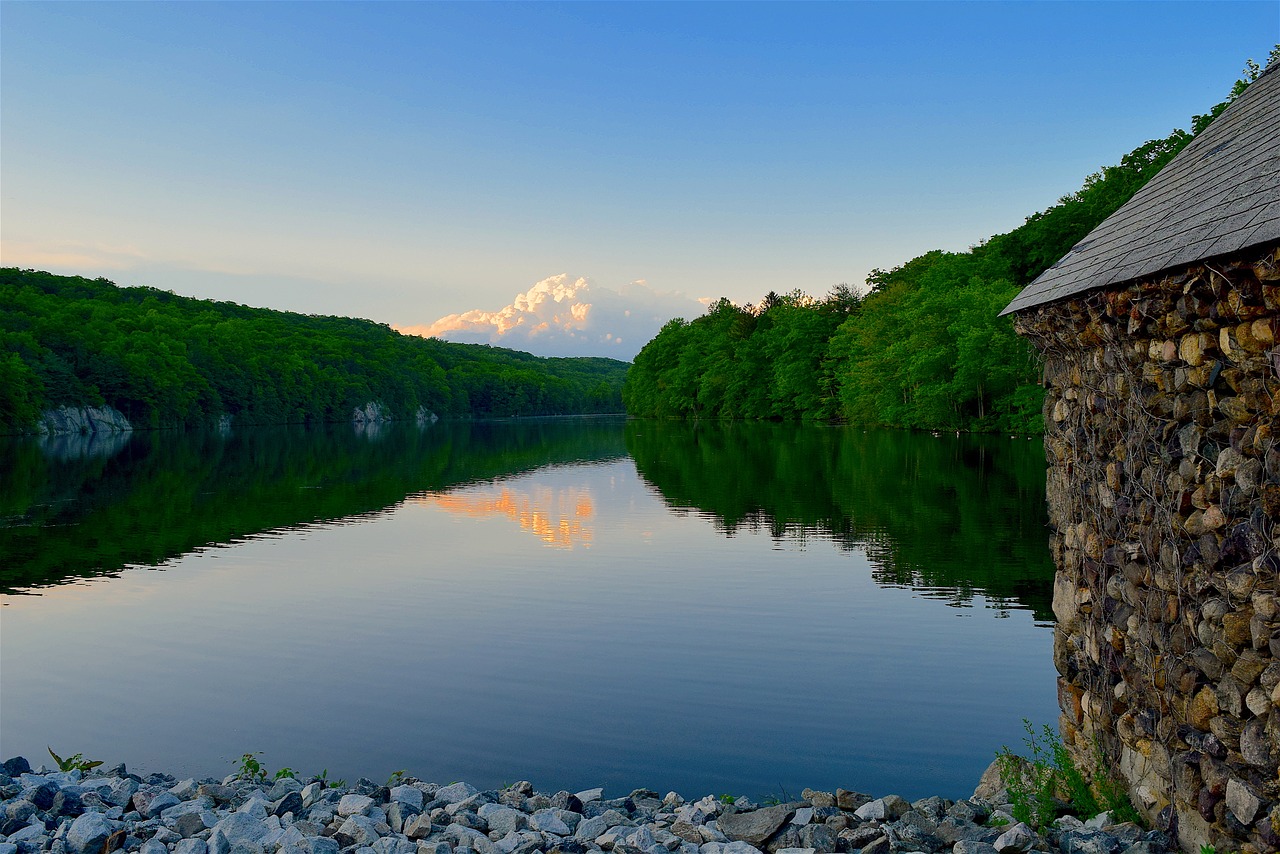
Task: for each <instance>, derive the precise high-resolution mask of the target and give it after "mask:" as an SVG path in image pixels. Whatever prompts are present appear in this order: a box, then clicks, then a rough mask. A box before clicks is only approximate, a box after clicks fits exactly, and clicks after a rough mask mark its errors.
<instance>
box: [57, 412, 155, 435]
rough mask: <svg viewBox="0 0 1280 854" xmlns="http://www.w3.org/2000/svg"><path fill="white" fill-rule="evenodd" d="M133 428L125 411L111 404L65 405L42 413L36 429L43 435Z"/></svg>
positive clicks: (105, 431) (112, 431) (108, 431)
mask: <svg viewBox="0 0 1280 854" xmlns="http://www.w3.org/2000/svg"><path fill="white" fill-rule="evenodd" d="M132 429H133V425H132V424H130V423H129V419H128V418H125V417H124V415H123V413H121V412H119V411H118V410H115V409H112V408H111V407H110V406H80V407H74V406H63V407H60V408H58V409H46V410H45V411H44V412H42V413H41V414H40V421H39V423H38V424H37V425H36V431H37V432H38V433H40V434H41V435H46V436H50V435H52V436H60V435H67V434H83V435H90V434H98V433H126V432H128V431H130V430H132Z"/></svg>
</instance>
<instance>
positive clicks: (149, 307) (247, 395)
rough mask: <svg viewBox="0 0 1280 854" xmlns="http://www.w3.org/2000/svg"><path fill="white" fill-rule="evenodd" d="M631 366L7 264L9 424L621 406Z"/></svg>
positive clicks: (3, 320) (5, 410)
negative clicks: (97, 411) (102, 410)
mask: <svg viewBox="0 0 1280 854" xmlns="http://www.w3.org/2000/svg"><path fill="white" fill-rule="evenodd" d="M626 370H627V364H626V363H625V362H619V361H616V360H613V359H604V358H595V359H593V358H573V359H569V358H561V359H556V358H539V357H536V356H532V355H530V354H528V353H522V352H518V351H515V350H506V349H502V348H499V347H489V346H484V345H477V344H453V343H448V342H445V341H440V340H438V339H434V338H419V337H416V336H411V335H401V334H400V333H398V332H396V331H395V330H393V329H391V328H390V327H389V326H386V325H383V324H378V323H373V322H372V321H368V320H359V319H355V318H349V317H327V316H320V315H305V314H296V313H293V312H284V311H273V310H271V309H265V308H250V307H248V306H243V305H238V304H236V303H230V302H215V301H211V300H199V299H192V298H189V297H182V296H177V295H175V294H172V293H170V292H168V291H162V290H157V289H155V288H145V287H132V288H121V287H117V286H116V285H115V284H113V283H112V282H109V281H107V280H106V279H92V280H91V279H86V278H81V277H76V276H57V275H53V274H51V273H45V272H39V271H35V270H20V269H16V268H12V267H8V268H0V432H18V431H21V430H26V429H30V428H31V427H32V426H33V425H34V424H35V423H36V420H37V419H38V417H39V413H40V412H41V411H42V410H45V409H48V408H50V407H58V406H100V405H104V404H105V405H109V406H112V407H114V408H116V409H118V410H120V411H121V412H122V413H124V414H125V416H126V417H128V418H129V420H130V422H131V423H133V424H134V425H135V426H142V427H183V426H195V425H201V424H209V423H211V422H212V421H214V420H216V419H218V418H220V417H222V416H224V415H230V416H232V418H233V419H234V420H235V422H237V423H241V424H281V423H300V422H327V421H349V420H351V417H352V412H353V410H354V409H355V408H356V407H359V406H364V405H365V404H366V403H369V402H371V401H377V402H379V403H381V404H382V405H383V406H385V407H387V408H388V409H389V410H390V412H391V413H392V414H393V415H394V416H396V417H400V418H412V417H413V416H414V414H415V413H416V412H417V411H418V408H419V407H423V408H425V409H426V410H428V411H430V412H433V413H435V414H437V415H440V416H455V417H471V416H475V417H497V416H501V417H506V416H513V415H522V416H523V415H561V414H584V413H603V412H620V411H621V410H622V398H621V388H622V382H623V379H624V377H625V374H626Z"/></svg>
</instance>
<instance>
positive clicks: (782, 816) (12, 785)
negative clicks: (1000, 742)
mask: <svg viewBox="0 0 1280 854" xmlns="http://www.w3.org/2000/svg"><path fill="white" fill-rule="evenodd" d="M397 782H398V784H397V785H393V786H380V785H378V784H376V783H374V782H372V781H370V780H366V779H361V780H359V781H358V782H357V783H355V784H354V785H350V786H346V785H342V786H333V785H330V784H328V783H326V781H323V780H316V779H313V780H311V781H309V782H308V781H302V780H296V779H293V778H287V777H286V778H282V779H279V780H275V781H266V780H260V781H255V780H245V779H240V778H237V777H234V776H233V777H228V778H226V779H224V780H221V781H217V780H192V779H188V780H176V779H175V778H174V777H171V776H168V775H165V774H150V775H148V776H146V777H140V776H138V775H136V774H130V773H128V772H127V771H126V769H125V767H124V766H123V765H118V766H116V767H115V768H113V769H111V770H110V771H108V772H106V773H104V774H98V773H92V772H91V773H89V774H83V773H82V772H80V771H69V772H63V771H48V770H46V769H43V768H41V769H38V770H36V771H32V770H31V767H30V765H29V764H28V762H27V761H26V760H25V759H23V758H21V757H18V758H15V759H11V760H9V761H8V762H6V763H4V767H3V773H0V797H2V798H3V801H2V802H0V854H37V852H50V854H111V852H113V851H123V852H126V854H133V852H137V854H170V852H172V854H593V852H601V851H605V852H612V854H761V852H766V854H831V852H862V854H896V852H908V851H919V852H952V854H995V852H1001V854H1025V852H1031V851H1040V852H1054V851H1062V852H1065V854H1162V852H1164V851H1167V850H1169V849H1170V845H1171V843H1170V841H1169V839H1168V838H1167V837H1166V836H1165V835H1164V834H1162V833H1160V832H1158V831H1149V832H1144V831H1143V830H1142V829H1141V828H1139V827H1137V826H1136V825H1132V824H1118V825H1111V824H1109V823H1108V822H1107V820H1106V817H1105V814H1104V815H1103V816H1099V817H1098V818H1097V819H1094V820H1092V821H1090V822H1088V823H1087V824H1086V823H1082V822H1080V821H1078V820H1076V819H1074V818H1070V817H1064V818H1063V819H1060V820H1059V822H1058V826H1057V827H1055V828H1053V829H1050V830H1048V831H1047V832H1046V833H1045V834H1038V833H1036V832H1035V831H1034V830H1032V829H1031V828H1030V827H1028V826H1027V825H1025V824H1020V823H1017V822H1015V821H1013V817H1012V816H1011V815H1010V814H1009V805H1008V804H1005V803H1002V802H1001V801H1002V799H1003V798H1005V797H1006V796H1005V795H1003V793H1000V792H997V793H995V794H994V795H993V797H991V798H980V797H974V798H971V799H968V800H961V801H949V800H946V799H944V798H938V797H933V798H925V799H923V800H919V801H916V802H915V803H907V802H906V801H905V800H903V799H902V798H900V797H897V796H895V795H889V796H887V797H881V798H872V797H870V796H868V795H863V794H859V793H857V792H851V791H846V790H844V789H837V790H836V791H835V792H818V791H812V790H809V789H806V790H805V791H804V792H803V793H802V796H801V800H798V801H794V802H791V803H777V804H768V805H758V804H754V803H750V802H749V801H747V799H746V798H737V799H736V800H734V801H733V803H729V802H728V801H729V800H730V799H729V798H727V797H722V798H717V797H714V796H711V795H708V796H706V797H704V798H702V799H700V800H696V801H686V800H685V799H684V798H682V797H680V795H678V794H676V793H674V792H671V793H668V794H667V795H666V796H665V797H663V796H659V795H658V793H656V792H653V791H649V790H647V789H637V790H635V791H633V792H631V793H630V794H629V795H627V796H626V797H624V798H611V799H610V798H605V797H603V792H602V790H600V789H590V790H587V791H582V792H577V793H569V792H556V793H555V794H551V795H547V794H541V793H539V792H536V791H534V789H533V786H532V785H531V784H529V783H527V782H520V783H516V784H515V785H512V786H508V787H506V788H504V789H502V790H500V791H484V792H482V791H478V790H477V789H475V788H474V787H473V786H470V785H468V784H467V783H453V784H451V785H448V786H441V785H437V784H436V783H423V782H419V781H417V780H414V779H413V778H406V779H404V780H402V781H397Z"/></svg>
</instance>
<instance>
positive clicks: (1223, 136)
mask: <svg viewBox="0 0 1280 854" xmlns="http://www.w3.org/2000/svg"><path fill="white" fill-rule="evenodd" d="M1278 239H1280V63H1275V64H1273V65H1272V66H1271V67H1270V68H1268V69H1267V70H1266V71H1265V72H1263V74H1262V76H1261V77H1259V78H1258V79H1257V80H1255V81H1254V82H1253V83H1252V84H1250V86H1249V88H1247V89H1246V90H1245V91H1244V93H1243V94H1241V96H1240V97H1239V98H1238V99H1237V100H1236V101H1235V102H1234V103H1233V104H1231V106H1229V107H1227V109H1226V110H1225V111H1223V113H1222V115H1220V116H1218V118H1217V119H1215V120H1214V121H1213V123H1212V124H1210V125H1209V127H1207V128H1205V129H1204V130H1203V131H1202V132H1201V133H1200V135H1199V136H1197V137H1196V138H1195V139H1193V140H1192V141H1191V142H1190V143H1189V144H1188V145H1187V147H1186V148H1184V149H1183V150H1182V151H1181V152H1179V153H1178V156H1177V157H1174V158H1173V160H1171V161H1169V163H1168V165H1166V166H1165V167H1164V168H1163V169H1161V170H1160V172H1159V173H1158V174H1157V175H1156V176H1155V177H1154V178H1152V179H1151V181H1150V182H1148V183H1147V185H1146V186H1145V187H1143V188H1142V189H1141V190H1139V191H1138V192H1137V193H1135V194H1134V196H1133V198H1131V199H1130V200H1129V201H1128V202H1126V203H1125V204H1124V205H1122V206H1121V207H1120V209H1119V210H1117V211H1116V212H1115V213H1113V214H1112V215H1111V216H1109V217H1107V218H1106V219H1105V220H1103V221H1102V222H1101V223H1100V224H1099V225H1098V227H1097V228H1095V229H1094V230H1093V231H1091V232H1089V233H1088V234H1087V235H1085V237H1084V239H1083V240H1081V241H1080V242H1079V243H1077V244H1076V245H1075V246H1073V247H1071V250H1070V251H1069V252H1067V254H1066V255H1064V256H1062V258H1061V259H1060V260H1059V261H1058V263H1056V264H1054V265H1053V266H1052V267H1050V268H1049V269H1047V270H1045V271H1044V272H1043V273H1041V274H1040V275H1039V277H1037V278H1036V280H1035V281H1033V282H1032V283H1031V284H1029V285H1027V286H1026V287H1025V288H1023V290H1022V292H1021V293H1020V294H1018V296H1016V297H1015V298H1014V300H1013V302H1011V303H1009V305H1008V306H1007V307H1006V308H1005V310H1004V311H1002V312H1001V314H1009V313H1011V312H1015V311H1021V310H1022V309H1026V308H1032V307H1034V306H1037V305H1043V304H1044V303H1047V302H1053V301H1055V300H1059V299H1064V298H1066V297H1070V296H1074V295H1076V294H1079V293H1082V292H1084V291H1089V290H1094V289H1095V288H1105V287H1108V286H1110V285H1115V284H1119V283H1121V282H1127V281H1130V280H1132V279H1137V278H1141V277H1143V276H1149V275H1151V274H1153V273H1157V272H1160V271H1161V270H1167V269H1170V268H1173V267H1180V266H1185V265H1187V264H1191V263H1193V262H1195V261H1200V260H1202V259H1205V258H1212V257H1215V256H1218V255H1225V254H1228V253H1230V252H1235V251H1237V250H1240V249H1247V248H1249V247H1251V246H1258V245H1261V244H1263V243H1268V242H1271V241H1274V240H1278Z"/></svg>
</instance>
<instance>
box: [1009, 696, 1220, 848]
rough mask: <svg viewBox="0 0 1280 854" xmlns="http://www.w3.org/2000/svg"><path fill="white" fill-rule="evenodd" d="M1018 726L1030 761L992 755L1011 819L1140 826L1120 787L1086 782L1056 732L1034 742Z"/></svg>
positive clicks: (1031, 732)
mask: <svg viewBox="0 0 1280 854" xmlns="http://www.w3.org/2000/svg"><path fill="white" fill-rule="evenodd" d="M1022 723H1023V727H1024V728H1025V729H1026V731H1027V736H1026V738H1024V739H1023V743H1024V744H1026V746H1027V749H1028V750H1029V751H1030V754H1031V755H1030V756H1029V757H1023V756H1019V755H1017V754H1015V753H1014V752H1013V751H1011V750H1010V749H1009V748H1008V747H1004V748H1001V750H1000V752H999V753H997V754H996V762H997V763H998V764H999V768H1000V776H1001V777H1003V778H1004V781H1005V784H1006V786H1007V788H1008V791H1009V803H1010V804H1011V805H1012V812H1013V817H1014V818H1015V819H1017V820H1018V821H1022V822H1026V823H1027V824H1029V825H1031V826H1032V827H1036V828H1044V827H1047V826H1048V825H1050V824H1052V823H1053V821H1054V819H1055V818H1057V816H1058V813H1059V811H1060V809H1061V808H1062V807H1064V806H1065V807H1067V808H1069V810H1070V811H1071V812H1073V813H1075V814H1076V815H1079V816H1083V817H1085V818H1090V817H1092V816H1095V815H1097V814H1098V813H1100V812H1105V811H1109V812H1110V813H1111V815H1112V816H1113V817H1114V818H1115V819H1116V821H1119V822H1123V821H1132V822H1134V823H1136V824H1141V823H1142V817H1141V816H1140V815H1139V813H1138V811H1137V810H1136V809H1134V807H1133V804H1132V803H1131V802H1130V800H1129V795H1128V792H1127V791H1126V790H1125V787H1124V784H1123V783H1122V782H1121V781H1119V780H1117V779H1115V778H1113V777H1110V776H1109V775H1106V774H1104V773H1102V772H1101V771H1098V772H1096V773H1095V774H1094V775H1093V776H1092V778H1086V777H1085V775H1084V772H1083V771H1081V770H1080V768H1079V766H1078V765H1076V763H1075V760H1074V759H1073V758H1072V757H1071V754H1070V753H1069V752H1068V750H1067V748H1066V745H1064V744H1063V743H1062V739H1061V738H1060V737H1059V736H1058V734H1057V733H1056V732H1054V731H1053V730H1052V729H1050V728H1049V727H1048V726H1045V727H1044V728H1043V729H1042V731H1041V734H1040V735H1039V736H1037V734H1036V731H1035V728H1034V727H1032V725H1031V722H1030V721H1028V720H1025V719H1024V720H1023V722H1022ZM1094 748H1095V750H1096V751H1097V755H1098V759H1099V761H1098V762H1097V767H1098V768H1099V769H1101V768H1104V767H1106V763H1105V762H1103V761H1102V747H1101V745H1099V744H1096V743H1095V745H1094ZM1064 802H1065V803H1064ZM1201 854H1205V852H1201Z"/></svg>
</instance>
